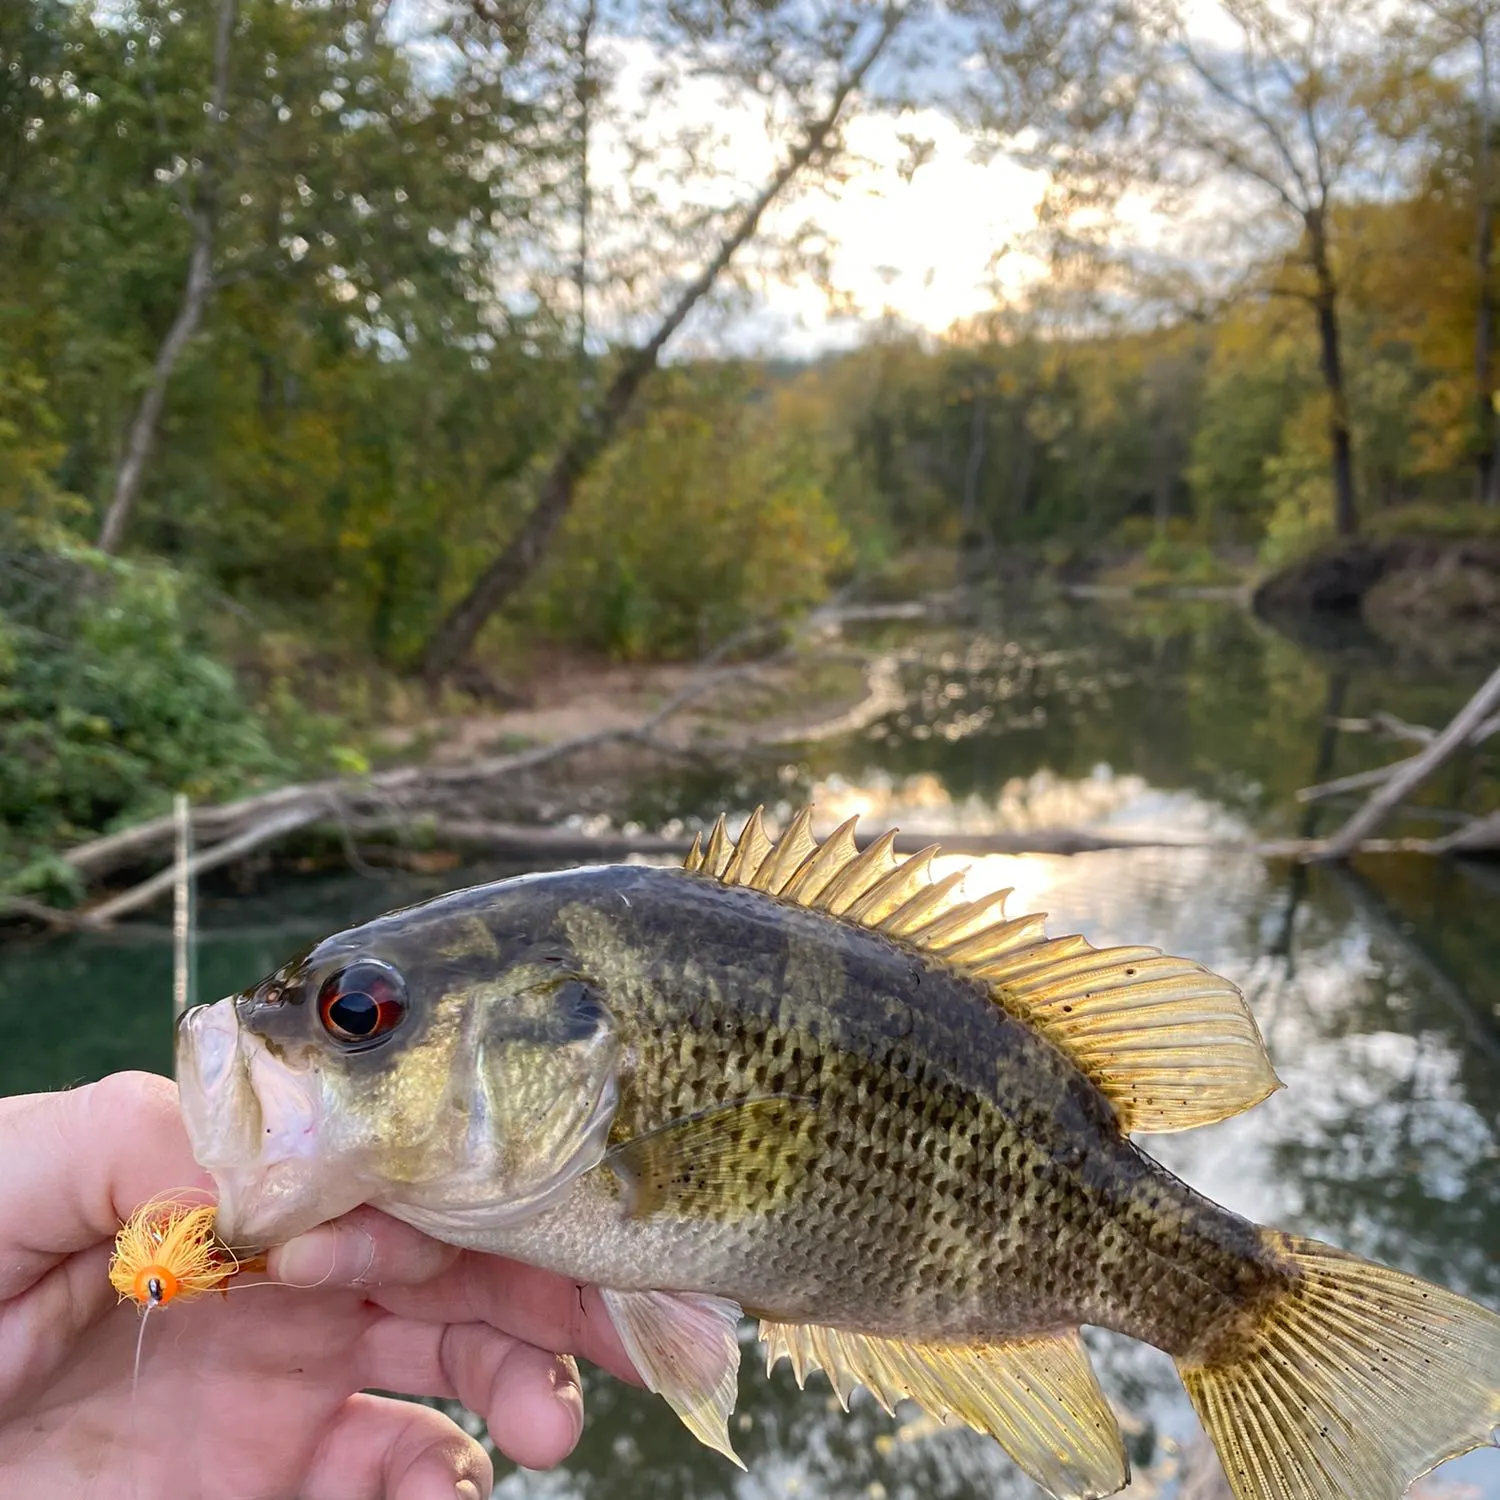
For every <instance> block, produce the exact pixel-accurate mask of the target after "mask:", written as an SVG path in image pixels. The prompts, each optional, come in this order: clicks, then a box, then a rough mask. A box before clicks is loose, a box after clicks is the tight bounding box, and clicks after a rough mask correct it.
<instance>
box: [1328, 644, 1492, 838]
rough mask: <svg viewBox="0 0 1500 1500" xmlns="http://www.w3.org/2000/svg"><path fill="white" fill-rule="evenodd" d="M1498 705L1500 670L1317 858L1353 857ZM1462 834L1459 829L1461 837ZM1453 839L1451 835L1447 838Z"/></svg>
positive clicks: (1393, 774)
mask: <svg viewBox="0 0 1500 1500" xmlns="http://www.w3.org/2000/svg"><path fill="white" fill-rule="evenodd" d="M1497 706H1500V667H1496V668H1495V670H1494V671H1493V672H1491V673H1490V675H1489V678H1488V679H1487V680H1486V682H1485V684H1484V686H1483V687H1481V688H1480V689H1479V691H1478V692H1477V693H1475V694H1474V696H1473V697H1472V698H1470V699H1469V701H1468V702H1467V703H1466V704H1464V706H1463V707H1462V708H1461V709H1460V710H1459V711H1458V713H1456V714H1455V715H1454V716H1453V718H1452V720H1451V721H1450V722H1449V724H1448V726H1447V727H1446V728H1445V729H1444V730H1443V731H1442V733H1441V734H1438V735H1435V736H1434V737H1433V739H1432V741H1431V742H1430V743H1429V744H1428V745H1427V746H1426V747H1425V748H1424V749H1423V750H1421V751H1420V752H1419V753H1418V754H1416V755H1414V756H1412V757H1411V759H1409V760H1406V761H1403V762H1402V763H1401V764H1400V765H1399V767H1397V768H1394V769H1393V770H1392V771H1391V773H1390V774H1389V775H1388V777H1387V778H1386V779H1385V780H1384V781H1383V782H1382V783H1381V784H1380V785H1379V786H1378V787H1377V788H1376V789H1375V791H1374V792H1373V793H1372V794H1371V796H1370V800H1369V801H1368V802H1366V803H1365V805H1364V806H1363V807H1362V808H1360V809H1359V811H1358V812H1357V813H1355V814H1354V816H1353V817H1352V818H1350V819H1349V821H1348V822H1347V823H1345V824H1344V826H1343V827H1342V828H1340V829H1339V830H1338V832H1337V833H1335V834H1333V835H1332V837H1330V838H1328V839H1327V840H1325V841H1324V846H1323V849H1322V851H1321V853H1320V854H1318V855H1317V856H1316V857H1317V858H1319V859H1347V858H1348V857H1349V856H1350V855H1351V854H1353V853H1354V852H1355V850H1356V849H1358V848H1359V847H1360V845H1361V844H1362V843H1363V842H1364V841H1365V840H1366V839H1368V838H1369V837H1370V835H1371V834H1373V833H1374V832H1375V830H1376V829H1377V828H1378V827H1379V826H1380V825H1381V823H1383V822H1384V821H1385V819H1386V818H1387V817H1388V816H1389V815H1390V814H1391V813H1392V812H1393V811H1394V810H1395V809H1396V808H1397V807H1398V806H1399V805H1400V804H1401V802H1402V801H1403V800H1404V799H1405V798H1406V796H1407V794H1408V793H1409V792H1412V791H1414V790H1415V789H1416V788H1417V787H1418V786H1420V785H1421V784H1422V782H1424V781H1426V780H1427V778H1428V777H1429V776H1431V775H1432V773H1433V772H1434V771H1436V770H1437V768H1438V767H1439V766H1440V765H1442V764H1443V762H1444V761H1446V760H1447V759H1449V757H1450V756H1452V755H1454V754H1456V753H1457V752H1458V751H1459V750H1462V749H1464V748H1465V747H1466V746H1468V745H1470V744H1472V743H1474V736H1475V734H1476V733H1477V732H1478V731H1479V730H1481V729H1482V728H1483V727H1484V726H1485V724H1486V723H1488V721H1489V719H1490V716H1491V715H1493V714H1494V713H1495V710H1496V707H1497ZM1464 832H1465V830H1463V829H1460V830H1459V834H1460V835H1461V834H1462V833H1464ZM1456 836H1457V835H1453V834H1450V835H1448V838H1449V839H1452V838H1454V837H1456ZM1438 842H1440V843H1441V842H1445V841H1443V840H1439V841H1438ZM1450 847H1451V846H1450Z"/></svg>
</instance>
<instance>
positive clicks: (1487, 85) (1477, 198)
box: [1396, 0, 1500, 505]
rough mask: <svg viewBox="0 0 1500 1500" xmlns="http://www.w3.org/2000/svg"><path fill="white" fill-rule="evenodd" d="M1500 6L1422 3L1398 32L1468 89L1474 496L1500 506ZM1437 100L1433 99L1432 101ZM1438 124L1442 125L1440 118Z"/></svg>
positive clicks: (1489, 1) (1484, 0) (1457, 0)
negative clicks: (1499, 380) (1498, 322)
mask: <svg viewBox="0 0 1500 1500" xmlns="http://www.w3.org/2000/svg"><path fill="white" fill-rule="evenodd" d="M1497 17H1500V6H1497V5H1495V4H1494V3H1493V0H1422V3H1421V5H1420V7H1419V13H1418V15H1416V16H1413V17H1409V18H1405V17H1404V18H1402V24H1400V25H1399V26H1398V27H1397V28H1396V31H1397V35H1398V36H1399V37H1400V38H1401V40H1402V41H1403V42H1404V43H1405V44H1406V45H1407V46H1409V47H1413V48H1416V49H1419V51H1420V53H1421V54H1424V55H1425V58H1426V59H1427V60H1430V61H1431V62H1432V63H1434V64H1438V65H1441V64H1442V63H1443V62H1444V61H1446V60H1448V59H1456V60H1457V62H1458V65H1459V67H1460V69H1461V75H1462V77H1461V81H1462V84H1463V85H1464V94H1465V98H1464V104H1465V105H1466V106H1467V108H1465V109H1463V110H1462V111H1461V117H1462V127H1463V128H1462V134H1463V135H1464V136H1466V137H1467V140H1466V142H1465V146H1466V153H1465V154H1466V155H1467V158H1468V164H1469V177H1470V192H1471V195H1472V200H1473V202H1472V212H1473V224H1474V229H1473V251H1472V254H1473V266H1474V282H1475V291H1476V296H1475V306H1474V332H1473V395H1472V401H1473V422H1474V440H1473V451H1474V498H1475V499H1476V500H1477V501H1478V502H1479V503H1480V504H1481V505H1493V504H1496V503H1500V476H1497V472H1496V470H1497V464H1496V437H1497V435H1496V410H1495V371H1494V363H1495V355H1494V346H1495V317H1496V289H1495V264H1494V261H1495V213H1496V209H1497V203H1496V183H1495V175H1496V174H1495V167H1494V145H1495V143H1494V132H1495V101H1494V69H1495V44H1496V36H1495V27H1496V20H1497ZM1429 97H1431V96H1429ZM1429 123H1430V124H1436V123H1440V122H1438V121H1432V122H1429Z"/></svg>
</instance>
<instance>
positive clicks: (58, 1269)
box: [0, 1073, 635, 1500]
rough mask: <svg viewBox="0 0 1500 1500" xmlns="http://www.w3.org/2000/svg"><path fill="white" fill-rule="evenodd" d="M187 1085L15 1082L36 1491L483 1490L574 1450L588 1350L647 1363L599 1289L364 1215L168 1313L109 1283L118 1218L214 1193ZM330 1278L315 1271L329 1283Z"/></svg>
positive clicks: (22, 1423)
mask: <svg viewBox="0 0 1500 1500" xmlns="http://www.w3.org/2000/svg"><path fill="white" fill-rule="evenodd" d="M210 1187H211V1183H210V1181H209V1179H208V1178H207V1177H206V1175H205V1174H204V1173H203V1172H202V1171H201V1170H200V1169H199V1168H198V1167H197V1165H196V1164H195V1163H194V1161H193V1158H192V1153H191V1151H190V1150H189V1148H188V1143H187V1138H186V1135H185V1134H184V1132H183V1128H182V1124H181V1121H180V1119H179V1117H178V1112H177V1096H176V1089H175V1087H174V1086H173V1085H172V1084H171V1083H169V1082H168V1081H167V1080H166V1079H163V1078H157V1077H153V1076H151V1075H149V1074H142V1073H135V1074H129V1073H126V1074H117V1075H114V1076H112V1077H110V1078H106V1079H104V1080H103V1081H102V1082H100V1083H96V1084H92V1085H89V1086H88V1087H85V1088H80V1089H77V1090H74V1091H72V1092H70V1093H62V1094H32V1095H26V1096H23V1097H20V1098H11V1099H0V1490H3V1492H4V1494H6V1495H7V1496H15V1497H17V1500H51V1497H54V1496H62V1495H67V1496H70V1497H80V1500H81V1497H85V1496H86V1497H89V1500H161V1497H162V1496H166V1495H171V1496H172V1497H173V1500H455V1497H457V1500H477V1497H483V1496H487V1495H488V1494H489V1493H490V1488H491V1484H492V1475H491V1466H490V1460H489V1457H488V1455H487V1454H486V1453H485V1452H484V1450H483V1448H482V1447H481V1446H480V1445H479V1444H478V1443H477V1442H475V1441H474V1439H473V1438H471V1437H470V1436H468V1434H466V1433H465V1432H463V1431H462V1429H460V1428H459V1427H458V1426H457V1425H456V1424H455V1423H453V1422H452V1421H451V1420H450V1419H449V1418H447V1417H446V1416H444V1415H443V1414H442V1413H441V1412H438V1411H435V1410H433V1409H432V1408H430V1407H425V1406H418V1405H414V1404H411V1403H409V1402H402V1401H396V1400H392V1399H390V1398H388V1397H379V1396H371V1395H365V1394H360V1393H361V1392H363V1391H364V1390H366V1389H367V1388H371V1387H374V1388H378V1389H381V1390H387V1391H394V1392H398V1393H401V1394H404V1395H413V1396H447V1397H456V1398H457V1399H458V1400H459V1401H461V1402H462V1403H463V1404H464V1405H465V1406H467V1407H468V1408H469V1409H470V1410H472V1411H475V1412H478V1413H479V1414H481V1415H482V1416H483V1417H484V1418H485V1420H486V1421H487V1423H488V1425H489V1430H490V1435H491V1436H492V1438H493V1439H494V1441H495V1443H496V1445H497V1446H498V1447H499V1448H500V1450H501V1451H502V1452H504V1453H506V1454H507V1455H509V1456H510V1457H511V1458H513V1459H515V1460H516V1461H517V1462H519V1463H522V1464H525V1465H527V1466H529V1467H534V1468H544V1467H548V1466H550V1465H552V1464H555V1463H558V1462H560V1461H561V1460H562V1459H563V1458H565V1457H566V1456H567V1454H568V1453H569V1452H570V1451H571V1450H572V1447H573V1445H574V1443H575V1442H577V1440H578V1435H579V1431H580V1428H581V1424H582V1421H583V1406H582V1398H581V1396H580V1393H579V1387H578V1375H577V1368H576V1366H575V1365H574V1364H573V1361H572V1359H571V1357H569V1355H567V1354H557V1353H554V1352H551V1351H553V1350H567V1351H570V1353H578V1354H582V1355H585V1356H587V1357H588V1358H590V1359H592V1360H594V1361H596V1362H597V1363H599V1364H601V1365H603V1366H604V1367H605V1368H606V1369H609V1370H612V1371H613V1372H614V1373H616V1374H618V1375H620V1376H622V1377H624V1378H626V1379H634V1378H635V1376H634V1373H633V1371H632V1369H631V1366H630V1363H629V1360H628V1359H627V1357H626V1356H625V1354H624V1352H623V1350H622V1349H621V1347H620V1345H619V1341H618V1339H617V1338H616V1336H615V1334H614V1331H613V1329H612V1328H611V1326H610V1324H609V1320H608V1317H607V1315H606V1314H605V1313H604V1311H603V1309H602V1307H601V1305H600V1303H599V1301H598V1298H597V1294H595V1293H594V1292H593V1291H592V1289H582V1290H581V1289H580V1288H579V1287H577V1286H576V1285H575V1284H574V1283H573V1282H571V1281H567V1280H564V1279H562V1278H559V1277H556V1276H551V1275H549V1274H547V1273H545V1272H541V1271H537V1270H534V1269H532V1268H530V1267H526V1266H520V1265H517V1264H515V1263H513V1262H509V1261H504V1260H500V1259H498V1258H497V1257H493V1256H480V1255H473V1254H465V1253H461V1252H459V1251H457V1250H454V1249H452V1248H451V1247H448V1246H444V1245H440V1244H438V1243H437V1242H435V1241H433V1240H429V1239H427V1238H425V1237H424V1236H422V1235H420V1234H418V1233H417V1231H415V1230H413V1229H410V1228H409V1227H407V1226H406V1225H403V1224H398V1223H397V1222H396V1221H395V1220H393V1219H390V1218H387V1217H386V1216H385V1215H383V1214H379V1213H376V1212H375V1211H374V1210H372V1209H358V1210H356V1211H355V1212H354V1213H353V1214H350V1215H347V1216H346V1217H345V1218H344V1219H341V1220H339V1221H337V1222H336V1223H334V1224H332V1225H326V1226H324V1227H322V1228H320V1229H316V1230H313V1231H312V1232H311V1233H310V1234H308V1235H305V1236H303V1237H302V1238H301V1239H300V1240H298V1241H294V1242H293V1243H292V1244H291V1245H289V1246H286V1247H284V1248H282V1249H281V1250H277V1251H273V1252H272V1255H271V1259H270V1265H269V1273H268V1274H269V1277H270V1279H271V1282H272V1283H274V1282H276V1281H288V1282H292V1283H295V1285H293V1286H282V1285H275V1284H257V1283H256V1282H254V1281H249V1282H241V1281H240V1280H239V1279H238V1278H237V1279H236V1281H235V1282H232V1283H231V1284H230V1287H229V1290H228V1293H227V1295H226V1296H224V1297H220V1296H218V1295H209V1296H207V1297H205V1298H203V1299H202V1300H201V1301H197V1302H193V1303H191V1304H188V1305H186V1306H184V1305H181V1304H175V1305H174V1304H168V1305H167V1306H166V1307H164V1308H162V1309H160V1310H158V1311H156V1312H153V1313H152V1314H151V1315H150V1320H149V1323H148V1326H147V1328H146V1330H145V1342H144V1349H143V1353H142V1357H141V1364H140V1373H139V1377H138V1380H137V1381H136V1383H135V1385H134V1388H133V1389H132V1364H133V1360H134V1350H135V1343H136V1334H137V1331H138V1329H139V1319H140V1316H141V1314H140V1313H139V1312H138V1311H137V1310H136V1309H135V1308H134V1307H133V1306H130V1305H124V1306H120V1305H117V1302H116V1297H115V1293H114V1291H113V1290H112V1289H111V1287H110V1285H109V1280H108V1264H109V1256H110V1250H111V1246H112V1242H113V1239H114V1234H115V1231H116V1230H117V1229H118V1227H119V1224H120V1221H121V1220H122V1219H124V1218H126V1217H128V1215H129V1214H130V1213H131V1212H132V1211H133V1210H134V1209H135V1208H136V1207H138V1206H139V1205H140V1204H141V1203H142V1202H144V1201H145V1200H146V1199H147V1198H150V1197H152V1196H154V1195H156V1194H160V1193H173V1192H178V1191H181V1190H184V1189H191V1188H203V1189H208V1188H210ZM312 1283H316V1285H313V1284H312Z"/></svg>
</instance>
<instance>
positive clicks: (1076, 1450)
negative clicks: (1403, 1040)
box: [760, 1322, 1130, 1500]
mask: <svg viewBox="0 0 1500 1500" xmlns="http://www.w3.org/2000/svg"><path fill="white" fill-rule="evenodd" d="M760 1336H761V1338H762V1339H764V1340H765V1345H766V1370H767V1371H768V1372H769V1371H770V1369H771V1367H772V1366H773V1365H774V1364H775V1363H776V1361H777V1360H778V1359H780V1358H781V1357H782V1356H783V1355H785V1356H786V1358H788V1359H789V1360H791V1362H792V1373H793V1374H794V1375H795V1376H796V1377H797V1384H798V1385H799V1386H800V1385H802V1384H803V1382H804V1381H805V1380H806V1377H807V1373H808V1371H809V1370H822V1371H823V1372H824V1373H825V1374H826V1375H827V1376H828V1379H829V1381H830V1382H831V1383H832V1385H833V1389H834V1391H835V1392H836V1393H837V1395H838V1398H839V1400H840V1402H841V1403H842V1404H843V1406H844V1409H845V1410H846V1411H847V1410H848V1409H849V1397H850V1394H851V1393H852V1392H853V1390H854V1388H855V1387H856V1386H860V1385H863V1386H866V1387H868V1389H869V1390H870V1391H871V1393H872V1394H873V1395H874V1397H875V1399H876V1400H877V1401H879V1402H880V1404H881V1405H882V1406H883V1407H884V1408H885V1409H886V1411H888V1412H891V1411H894V1409H895V1406H896V1403H897V1402H898V1401H901V1400H904V1399H905V1398H907V1397H910V1398H911V1399H912V1400H914V1401H916V1403H917V1404H918V1405H919V1406H920V1407H922V1409H923V1410H924V1411H926V1412H928V1413H929V1414H930V1415H932V1416H935V1417H939V1418H943V1417H946V1416H948V1415H950V1414H951V1415H953V1416H956V1417H958V1418H959V1419H960V1420H961V1421H963V1422H966V1423H968V1425H969V1426H970V1427H973V1428H976V1429H977V1430H978V1431H980V1432H987V1433H989V1434H990V1436H991V1437H993V1438H995V1439H996V1440H997V1441H998V1442H999V1443H1000V1445H1001V1446H1002V1447H1003V1448H1004V1449H1005V1451H1006V1452H1007V1453H1009V1454H1010V1456H1011V1457H1012V1458H1013V1459H1015V1461H1016V1462H1017V1463H1018V1464H1020V1466H1021V1467H1022V1468H1023V1469H1025V1470H1026V1472H1027V1473H1028V1474H1030V1475H1031V1477H1032V1478H1033V1479H1035V1480H1036V1482H1037V1483H1038V1484H1040V1485H1041V1486H1042V1487H1043V1488H1044V1489H1045V1490H1047V1491H1048V1493H1049V1494H1052V1495H1057V1496H1061V1497H1064V1500H1091V1497H1097V1496H1101V1495H1113V1494H1114V1493H1115V1492H1116V1491H1117V1490H1121V1489H1123V1488H1124V1487H1125V1485H1126V1483H1127V1482H1128V1481H1129V1479H1130V1467H1129V1465H1128V1464H1127V1463H1126V1460H1125V1448H1124V1445H1123V1443H1121V1441H1120V1429H1119V1427H1118V1425H1117V1424H1116V1422H1115V1417H1114V1413H1113V1412H1112V1411H1111V1410H1110V1408H1109V1403H1108V1402H1107V1401H1106V1400H1105V1399H1104V1393H1103V1392H1102V1391H1101V1390H1100V1389H1099V1382H1098V1381H1097V1380H1096V1379H1095V1377H1094V1370H1093V1366H1092V1365H1091V1364H1090V1363H1089V1357H1088V1352H1087V1351H1086V1350H1085V1349H1084V1347H1083V1340H1082V1339H1081V1338H1080V1337H1079V1336H1078V1330H1077V1329H1072V1330H1069V1331H1068V1332H1065V1333H1060V1334H1056V1335H1054V1336H1051V1337H1040V1338H1029V1339H1019V1340H1017V1341H1016V1342H1014V1343H1009V1344H987V1345H986V1344H973V1345H970V1344H917V1343H908V1342H905V1341H903V1340H898V1339H885V1338H876V1337H873V1336H872V1335H869V1334H862V1333H849V1332H846V1331H845V1330H843V1329H840V1328H820V1327H816V1326H813V1325H809V1324H798V1323H770V1322H762V1323H761V1325H760Z"/></svg>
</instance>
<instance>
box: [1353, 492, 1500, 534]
mask: <svg viewBox="0 0 1500 1500" xmlns="http://www.w3.org/2000/svg"><path fill="white" fill-rule="evenodd" d="M1366 529H1367V530H1368V531H1369V533H1370V535H1371V536H1373V537H1396V536H1421V537H1443V538H1449V539H1458V538H1463V537H1471V536H1491V537H1500V506H1497V505H1477V504H1475V503H1474V502H1473V501H1452V502H1449V503H1446V504H1437V503H1434V502H1432V501H1416V502H1414V503H1413V504H1410V505H1402V506H1397V507H1394V508H1392V509H1390V510H1383V511H1379V512H1377V513H1376V514H1375V515H1374V516H1372V517H1371V518H1370V524H1369V526H1368V527H1367V528H1366Z"/></svg>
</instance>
